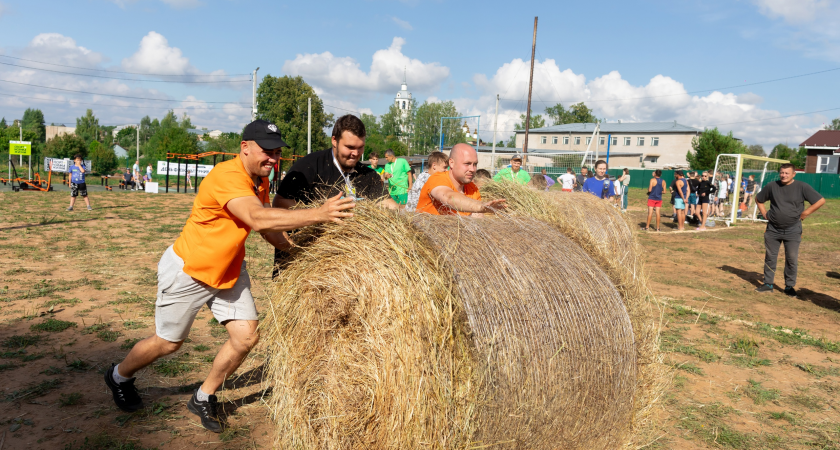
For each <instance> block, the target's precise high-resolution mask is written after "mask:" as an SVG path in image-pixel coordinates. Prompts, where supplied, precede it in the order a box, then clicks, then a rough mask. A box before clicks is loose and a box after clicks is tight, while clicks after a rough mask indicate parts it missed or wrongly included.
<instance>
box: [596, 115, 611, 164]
mask: <svg viewBox="0 0 840 450" xmlns="http://www.w3.org/2000/svg"><path fill="white" fill-rule="evenodd" d="M592 139H595V140H596V141H595V154H596V155H597V154H598V151H599V150H600V149H601V125H600V124H599V123H597V122H596V123H595V136H592ZM595 159H596V160H597V159H598V158H595ZM609 163H610V145H609V144H607V164H609Z"/></svg>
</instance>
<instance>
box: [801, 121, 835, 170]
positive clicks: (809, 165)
mask: <svg viewBox="0 0 840 450" xmlns="http://www.w3.org/2000/svg"><path fill="white" fill-rule="evenodd" d="M799 145H800V146H801V147H805V150H807V151H808V157H807V158H806V159H805V172H807V173H838V171H837V168H838V165H839V164H838V162H840V131H836V130H820V131H817V132H816V133H814V135H813V136H811V137H809V138H808V139H806V140H805V142H803V143H801V144H799Z"/></svg>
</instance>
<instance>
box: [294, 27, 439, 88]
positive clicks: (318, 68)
mask: <svg viewBox="0 0 840 450" xmlns="http://www.w3.org/2000/svg"><path fill="white" fill-rule="evenodd" d="M404 44H405V39H403V38H401V37H395V38H394V40H393V41H392V42H391V46H390V47H388V48H387V49H382V50H377V51H376V52H375V53H374V54H373V60H372V62H371V65H370V71H369V72H365V71H363V70H362V69H361V68H360V64H359V63H358V62H357V61H356V60H355V59H354V58H351V57H349V56H344V57H341V56H335V55H333V54H332V53H330V52H324V53H320V54H309V53H308V54H303V55H301V54H299V55H297V57H295V59H293V60H287V61H286V62H285V63H284V64H283V72H285V73H286V74H289V75H292V76H297V75H300V76H302V77H303V78H304V79H306V81H307V83H310V84H311V85H313V86H314V87H316V89H319V90H321V91H327V92H331V93H333V94H334V95H336V94H337V95H338V96H341V97H348V96H349V97H359V96H361V95H369V94H373V93H389V94H391V93H394V92H396V90H398V89H399V86H400V83H402V80H403V70H405V71H406V72H407V73H408V78H409V86H410V88H411V90H412V91H413V92H430V91H433V90H435V89H437V88H438V87H439V86H440V84H441V83H443V81H444V80H446V79H447V78H448V77H449V68H448V67H445V66H441V65H440V64H439V63H436V62H432V63H424V62H422V61H420V60H419V59H412V58H409V57H408V56H406V55H404V54H403V53H402V46H403V45H404Z"/></svg>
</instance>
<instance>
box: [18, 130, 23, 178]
mask: <svg viewBox="0 0 840 450" xmlns="http://www.w3.org/2000/svg"><path fill="white" fill-rule="evenodd" d="M18 128H19V129H20V142H23V119H20V122H18ZM22 165H23V155H18V167H20V166H22Z"/></svg>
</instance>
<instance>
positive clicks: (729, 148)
mask: <svg viewBox="0 0 840 450" xmlns="http://www.w3.org/2000/svg"><path fill="white" fill-rule="evenodd" d="M691 148H692V150H689V151H688V154H687V155H686V159H687V160H688V165H689V166H690V167H691V168H692V169H693V170H704V169H711V168H713V167H715V160H716V159H717V156H718V155H720V154H721V153H746V147H744V145H743V144H742V143H741V142H739V141H738V140H737V139H735V138H734V137H733V136H732V132H731V131H730V132H729V134H721V133H720V131H718V129H717V127H715V128H713V129H711V130H708V129H707V130H705V131H703V132H702V133H700V135H699V136H695V137H694V139H692V140H691Z"/></svg>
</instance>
